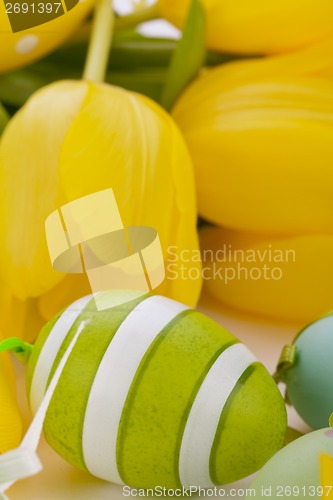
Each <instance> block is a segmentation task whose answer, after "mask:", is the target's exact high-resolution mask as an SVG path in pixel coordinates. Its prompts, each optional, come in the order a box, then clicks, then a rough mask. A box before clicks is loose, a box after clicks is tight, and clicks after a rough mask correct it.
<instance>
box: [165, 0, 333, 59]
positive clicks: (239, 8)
mask: <svg viewBox="0 0 333 500" xmlns="http://www.w3.org/2000/svg"><path fill="white" fill-rule="evenodd" d="M202 2H203V5H204V7H205V10H206V16H207V45H208V47H209V48H211V49H213V50H217V51H222V52H231V53H241V54H280V53H285V52H290V51H293V50H297V49H300V48H303V47H306V46H309V45H311V44H312V43H314V42H316V41H321V40H324V39H325V38H328V37H330V36H332V35H333V4H332V2H331V1H330V0H319V2H313V0H303V1H300V0H297V1H296V0H273V1H267V0H266V1H265V0H252V1H249V0H240V1H237V2H235V1H234V0H202ZM158 4H159V9H160V13H161V16H162V17H164V18H165V19H167V20H168V21H170V22H171V23H173V24H174V25H175V26H177V27H178V28H181V27H182V26H183V24H184V20H185V18H186V14H187V11H188V8H189V5H190V0H158Z"/></svg>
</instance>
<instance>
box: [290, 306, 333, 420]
mask: <svg viewBox="0 0 333 500" xmlns="http://www.w3.org/2000/svg"><path fill="white" fill-rule="evenodd" d="M293 346H295V348H296V349H295V350H294V359H293V361H292V363H291V365H292V366H290V367H289V368H288V369H286V370H284V371H282V372H281V379H282V380H283V381H284V382H285V383H286V386H287V394H288V400H289V401H290V403H291V404H292V405H293V406H294V408H295V409H296V411H297V413H298V414H299V415H300V416H301V417H302V418H303V420H304V421H305V422H306V423H307V424H308V425H310V426H311V427H312V428H313V429H321V428H323V427H326V425H327V422H328V420H329V417H330V415H331V413H333V313H331V314H329V315H328V316H325V317H323V318H321V319H319V320H318V321H315V322H313V323H311V324H310V325H308V326H307V327H306V328H304V329H303V330H302V331H301V332H300V333H299V334H298V336H297V337H296V338H295V340H294V342H293Z"/></svg>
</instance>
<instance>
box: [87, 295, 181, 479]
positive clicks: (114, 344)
mask: <svg viewBox="0 0 333 500" xmlns="http://www.w3.org/2000/svg"><path fill="white" fill-rule="evenodd" d="M186 309H189V308H188V307H187V306H184V305H183V304H180V303H179V302H175V301H173V300H171V299H167V298H165V297H159V296H153V297H149V298H147V299H145V300H143V301H142V302H140V304H138V305H137V306H136V307H135V308H134V309H133V311H131V312H130V313H129V315H128V316H127V318H126V319H125V320H124V322H123V323H122V324H121V325H120V327H119V329H118V331H117V332H116V334H115V336H114V338H113V339H112V341H111V343H110V345H109V347H108V349H107V351H106V352H105V355H104V357H103V359H102V362H101V364H100V366H99V368H98V370H97V373H96V377H95V380H94V382H93V385H92V387H91V391H90V395H89V400H88V404H87V408H86V413H85V419H84V426H83V437H82V445H83V455H84V460H85V463H86V466H87V468H88V470H89V471H90V472H91V474H93V475H95V476H97V477H99V478H102V479H105V480H107V481H112V482H116V483H120V484H122V480H121V478H120V475H119V472H118V468H117V463H116V451H117V450H116V448H117V436H118V427H119V423H120V419H121V415H122V412H123V408H124V405H125V401H126V398H127V396H128V393H129V390H130V387H131V385H132V382H133V379H134V377H135V374H136V372H137V369H138V368H139V365H140V363H141V361H142V359H143V357H144V355H145V354H146V352H147V350H148V349H149V347H150V346H151V344H152V342H153V341H154V340H155V338H156V337H157V336H158V334H159V333H160V332H161V330H162V329H163V328H164V327H165V326H167V325H168V323H170V321H172V320H173V319H174V318H175V317H176V316H178V314H180V313H181V312H183V311H185V310H186Z"/></svg>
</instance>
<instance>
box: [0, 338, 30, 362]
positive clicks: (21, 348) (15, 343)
mask: <svg viewBox="0 0 333 500" xmlns="http://www.w3.org/2000/svg"><path fill="white" fill-rule="evenodd" d="M32 349H33V346H32V345H31V344H28V343H27V342H23V340H21V339H18V338H16V337H11V338H9V339H5V340H3V341H2V342H0V353H1V352H5V351H10V352H12V353H13V354H15V356H16V357H17V358H18V359H19V360H20V361H22V363H27V362H28V360H29V357H30V355H31V353H32Z"/></svg>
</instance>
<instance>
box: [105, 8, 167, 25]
mask: <svg viewBox="0 0 333 500" xmlns="http://www.w3.org/2000/svg"><path fill="white" fill-rule="evenodd" d="M159 17H160V14H159V10H158V5H157V3H154V4H153V5H149V6H148V7H145V8H143V9H138V10H136V11H135V12H133V13H132V14H128V15H126V16H119V17H116V20H115V29H116V30H122V29H125V28H133V27H135V26H137V25H138V24H141V23H145V22H147V21H152V20H153V19H158V18H159Z"/></svg>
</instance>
